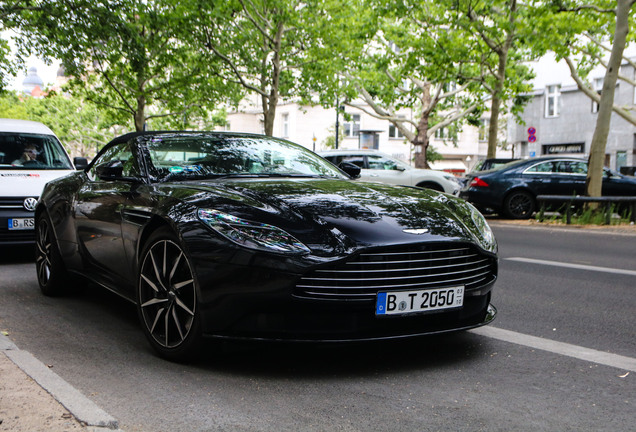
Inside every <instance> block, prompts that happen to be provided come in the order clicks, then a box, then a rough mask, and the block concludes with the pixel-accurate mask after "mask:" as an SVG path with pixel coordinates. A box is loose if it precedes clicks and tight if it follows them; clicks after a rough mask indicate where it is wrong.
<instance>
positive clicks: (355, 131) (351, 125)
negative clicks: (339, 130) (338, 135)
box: [344, 114, 360, 137]
mask: <svg viewBox="0 0 636 432" xmlns="http://www.w3.org/2000/svg"><path fill="white" fill-rule="evenodd" d="M344 134H345V136H347V137H356V136H358V135H360V114H351V120H347V121H345V123H344Z"/></svg>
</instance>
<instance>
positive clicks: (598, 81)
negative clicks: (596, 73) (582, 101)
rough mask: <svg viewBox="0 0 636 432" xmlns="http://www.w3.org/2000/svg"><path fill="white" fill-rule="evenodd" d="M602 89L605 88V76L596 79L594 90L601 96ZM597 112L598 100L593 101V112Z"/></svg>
mask: <svg viewBox="0 0 636 432" xmlns="http://www.w3.org/2000/svg"><path fill="white" fill-rule="evenodd" d="M602 90H603V78H596V79H594V91H595V92H596V93H597V94H598V95H599V96H600V95H601V91H602ZM597 112H598V103H597V102H596V101H592V113H593V114H596V113H597Z"/></svg>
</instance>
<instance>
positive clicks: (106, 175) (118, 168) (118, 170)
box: [95, 161, 124, 180]
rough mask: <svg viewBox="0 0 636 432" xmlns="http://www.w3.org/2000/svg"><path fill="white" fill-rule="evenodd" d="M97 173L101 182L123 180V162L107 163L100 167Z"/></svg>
mask: <svg viewBox="0 0 636 432" xmlns="http://www.w3.org/2000/svg"><path fill="white" fill-rule="evenodd" d="M95 173H96V174H97V177H99V179H100V180H121V179H122V177H123V176H124V165H123V164H122V163H121V161H112V162H107V163H105V164H103V165H100V166H98V167H97V168H96V169H95Z"/></svg>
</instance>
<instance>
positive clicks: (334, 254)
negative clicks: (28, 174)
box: [36, 132, 497, 359]
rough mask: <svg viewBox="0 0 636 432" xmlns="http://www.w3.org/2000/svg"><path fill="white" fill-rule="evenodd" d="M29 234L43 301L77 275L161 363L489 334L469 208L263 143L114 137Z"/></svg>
mask: <svg viewBox="0 0 636 432" xmlns="http://www.w3.org/2000/svg"><path fill="white" fill-rule="evenodd" d="M350 168H351V167H347V169H350ZM354 168H355V167H354ZM356 169H357V168H356ZM36 234H37V262H36V268H37V274H38V280H39V283H40V287H41V289H42V291H43V292H44V294H46V295H56V294H59V293H61V292H63V291H64V289H65V288H67V287H68V286H69V285H68V283H69V282H68V280H69V279H68V278H69V276H72V275H80V276H83V277H84V278H88V279H90V280H92V281H94V282H96V283H98V284H99V285H102V286H104V287H106V288H108V289H110V290H112V291H114V292H116V293H117V294H119V295H121V296H123V297H124V298H126V299H128V300H130V301H131V302H133V303H135V304H136V305H137V310H138V314H139V318H140V321H141V325H142V328H143V330H144V333H145V335H146V337H147V339H148V340H149V342H150V344H151V345H152V347H153V348H154V349H155V350H156V351H157V352H158V353H159V354H160V355H161V356H163V357H165V358H168V359H184V358H188V357H190V356H191V355H192V354H193V353H194V352H195V351H196V348H197V346H199V345H200V344H199V341H200V339H201V338H202V337H203V336H213V337H217V338H245V339H269V340H289V341H350V340H368V339H384V338H398V337H407V336H416V335H423V334H431V333H440V332H447V331H453V330H460V329H468V328H472V327H476V326H480V325H484V324H487V323H489V322H490V321H492V319H494V316H495V312H496V311H495V309H494V308H493V307H492V306H491V305H490V296H491V289H492V286H493V284H494V282H495V279H496V278H497V254H496V253H497V245H496V241H495V239H494V237H493V234H492V232H491V230H490V228H489V227H488V225H487V223H486V221H485V220H484V218H483V217H482V216H481V214H480V213H479V212H478V211H477V210H476V209H475V208H474V207H473V206H471V205H470V204H468V203H466V202H465V201H463V200H460V199H458V198H455V197H452V196H449V195H445V194H441V193H438V192H434V191H431V190H424V189H420V188H412V187H402V186H392V185H385V184H378V183H361V182H354V181H350V177H349V176H348V175H346V174H345V173H344V172H343V171H340V170H339V169H338V168H336V167H335V166H333V165H332V164H330V163H329V162H327V161H326V160H324V159H322V158H320V157H319V156H317V155H316V154H314V153H312V152H310V151H308V150H306V149H305V148H303V147H301V146H298V145H295V144H292V143H289V142H287V141H283V140H277V139H273V138H269V137H264V136H259V135H246V134H223V133H213V132H202V133H196V132H170V133H167V132H162V133H151V132H146V133H134V134H128V135H125V136H122V137H119V138H117V139H115V140H113V141H112V142H111V143H109V144H108V145H107V146H106V147H104V149H103V150H102V151H101V152H100V153H99V154H98V155H97V156H96V157H95V159H94V160H93V162H92V163H91V165H90V166H89V167H88V168H87V169H86V170H83V171H79V172H77V173H75V174H71V175H70V176H67V177H65V178H63V179H60V180H56V181H54V182H51V183H49V184H48V185H47V187H46V188H45V191H44V193H43V195H42V198H41V200H40V203H39V205H38V208H37V211H36Z"/></svg>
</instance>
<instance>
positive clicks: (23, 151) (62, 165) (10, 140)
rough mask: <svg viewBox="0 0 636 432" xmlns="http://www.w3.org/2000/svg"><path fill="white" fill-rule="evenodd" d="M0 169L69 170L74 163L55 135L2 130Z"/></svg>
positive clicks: (0, 134)
mask: <svg viewBox="0 0 636 432" xmlns="http://www.w3.org/2000/svg"><path fill="white" fill-rule="evenodd" d="M0 169H2V170H6V169H10V170H57V169H59V170H69V169H73V165H72V164H71V161H70V160H69V158H68V156H67V154H66V152H65V151H64V149H63V148H62V144H61V143H60V142H59V141H58V140H57V138H56V137H55V136H53V135H39V134H28V133H17V132H0Z"/></svg>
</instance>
